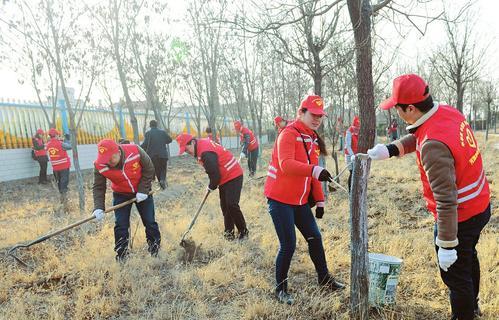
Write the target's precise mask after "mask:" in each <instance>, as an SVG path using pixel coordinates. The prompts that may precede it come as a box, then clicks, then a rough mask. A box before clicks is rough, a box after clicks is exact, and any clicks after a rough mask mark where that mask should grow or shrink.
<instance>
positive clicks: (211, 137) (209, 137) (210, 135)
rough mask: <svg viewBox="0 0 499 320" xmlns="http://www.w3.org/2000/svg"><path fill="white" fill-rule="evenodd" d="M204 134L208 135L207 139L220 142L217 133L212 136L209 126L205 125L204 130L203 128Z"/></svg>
mask: <svg viewBox="0 0 499 320" xmlns="http://www.w3.org/2000/svg"><path fill="white" fill-rule="evenodd" d="M205 132H206V134H207V135H208V139H210V140H211V141H213V142H215V143H218V144H220V139H219V137H218V134H217V136H216V137H213V132H212V130H211V128H210V127H207V128H206V130H205Z"/></svg>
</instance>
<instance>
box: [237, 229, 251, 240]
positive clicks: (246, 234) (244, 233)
mask: <svg viewBox="0 0 499 320" xmlns="http://www.w3.org/2000/svg"><path fill="white" fill-rule="evenodd" d="M248 237H249V230H248V229H244V230H243V231H239V240H244V239H247V238H248Z"/></svg>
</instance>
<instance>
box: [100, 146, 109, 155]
mask: <svg viewBox="0 0 499 320" xmlns="http://www.w3.org/2000/svg"><path fill="white" fill-rule="evenodd" d="M106 151H107V148H106V147H99V153H100V154H103V153H104V152H106Z"/></svg>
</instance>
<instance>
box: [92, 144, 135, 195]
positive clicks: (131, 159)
mask: <svg viewBox="0 0 499 320" xmlns="http://www.w3.org/2000/svg"><path fill="white" fill-rule="evenodd" d="M120 148H121V150H122V151H123V159H124V160H123V168H121V169H119V168H111V167H109V166H108V165H105V164H97V163H95V162H94V166H95V168H96V169H97V170H99V172H100V174H102V175H103V176H104V177H106V178H107V179H109V180H111V189H112V190H113V191H114V192H118V193H137V192H138V191H137V190H138V186H139V182H140V179H141V178H142V165H141V164H140V153H139V148H138V147H137V145H135V144H120Z"/></svg>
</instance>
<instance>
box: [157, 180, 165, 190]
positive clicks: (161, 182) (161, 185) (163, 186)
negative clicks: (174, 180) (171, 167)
mask: <svg viewBox="0 0 499 320" xmlns="http://www.w3.org/2000/svg"><path fill="white" fill-rule="evenodd" d="M159 186H160V187H161V190H165V189H166V183H165V181H163V180H161V181H160V182H159Z"/></svg>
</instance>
